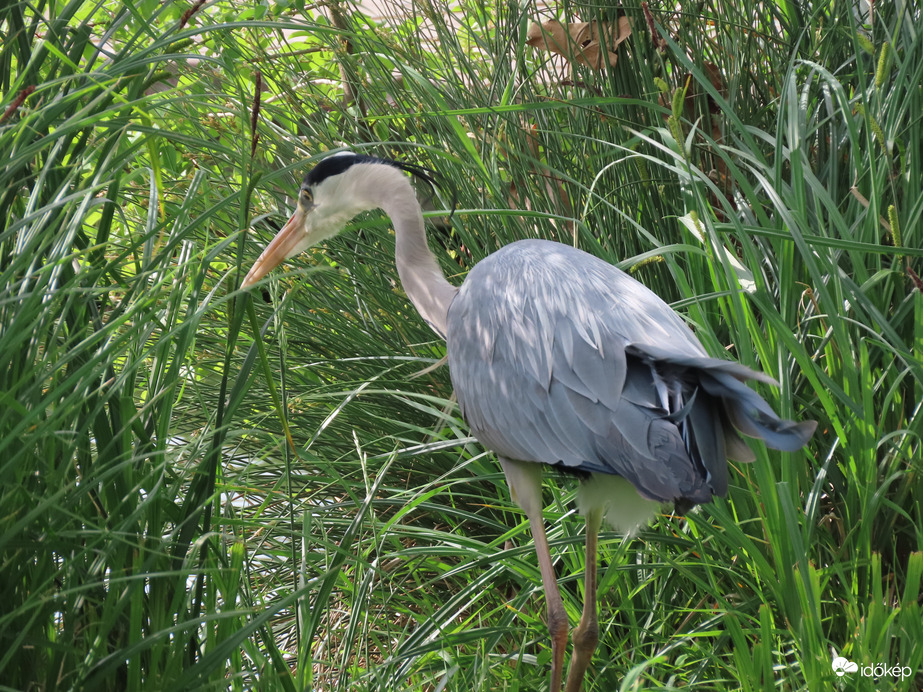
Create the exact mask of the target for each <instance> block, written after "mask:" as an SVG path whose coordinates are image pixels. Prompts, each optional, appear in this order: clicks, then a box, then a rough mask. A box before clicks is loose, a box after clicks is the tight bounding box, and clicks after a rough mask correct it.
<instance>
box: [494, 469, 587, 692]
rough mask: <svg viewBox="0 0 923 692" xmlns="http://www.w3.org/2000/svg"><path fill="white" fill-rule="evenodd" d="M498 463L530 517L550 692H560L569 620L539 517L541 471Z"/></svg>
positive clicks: (514, 496) (513, 493) (540, 507)
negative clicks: (547, 642)
mask: <svg viewBox="0 0 923 692" xmlns="http://www.w3.org/2000/svg"><path fill="white" fill-rule="evenodd" d="M500 465H501V466H502V467H503V472H504V474H505V475H506V480H507V482H508V483H509V485H510V492H511V493H512V495H513V500H515V501H516V503H517V504H518V505H519V506H520V507H522V510H523V512H525V515H526V517H527V518H528V519H529V528H530V529H531V530H532V539H533V541H534V542H535V554H536V555H537V556H538V567H539V570H541V573H542V587H543V589H544V591H545V606H546V608H547V610H548V634H549V635H551V685H550V686H549V688H548V689H549V691H550V692H560V690H561V681H562V679H563V677H564V652H565V650H566V649H567V631H568V629H569V626H570V625H569V623H568V621H567V613H566V612H565V610H564V602H563V601H562V600H561V591H560V590H559V589H558V580H557V578H556V577H555V573H554V565H553V564H552V563H551V549H550V548H549V547H548V536H547V534H546V533H545V520H544V519H543V518H542V471H541V466H540V465H539V464H534V463H530V462H522V461H511V460H509V459H502V458H501V459H500Z"/></svg>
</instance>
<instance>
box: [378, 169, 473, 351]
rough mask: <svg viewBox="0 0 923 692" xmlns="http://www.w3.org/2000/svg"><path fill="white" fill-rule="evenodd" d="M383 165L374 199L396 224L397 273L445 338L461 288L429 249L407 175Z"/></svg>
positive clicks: (414, 300) (429, 321)
mask: <svg viewBox="0 0 923 692" xmlns="http://www.w3.org/2000/svg"><path fill="white" fill-rule="evenodd" d="M382 168H384V169H385V170H383V171H382V173H383V175H382V178H383V180H382V181H381V182H382V185H381V186H379V187H378V188H377V194H376V195H375V196H376V198H377V199H376V200H375V201H376V203H377V205H378V206H379V207H380V208H381V209H382V210H383V211H384V212H385V213H386V214H387V215H388V216H389V217H390V218H391V223H392V224H394V235H395V252H394V262H395V264H396V265H397V273H398V276H400V279H401V284H402V285H403V287H404V292H405V293H407V297H408V298H410V302H412V303H413V305H414V307H415V308H416V309H417V312H419V313H420V316H421V317H423V319H424V320H426V322H427V323H428V324H429V326H430V327H432V328H433V330H434V331H436V332H437V333H438V334H439V335H440V336H441V337H443V338H445V335H446V316H447V314H448V311H449V305H450V304H451V302H452V299H453V298H454V297H455V294H456V293H458V288H457V287H456V286H453V285H452V284H450V283H449V282H448V281H447V280H446V278H445V276H444V275H443V273H442V270H441V269H440V268H439V263H438V262H437V261H436V258H435V257H434V256H433V253H432V252H430V249H429V246H428V245H427V243H426V233H425V231H424V229H423V212H422V210H421V209H420V204H419V202H417V197H416V195H415V194H414V191H413V187H411V185H410V182H409V180H408V178H407V176H406V175H404V173H402V172H401V171H399V170H398V169H395V168H392V167H390V166H388V167H382ZM385 171H387V172H385Z"/></svg>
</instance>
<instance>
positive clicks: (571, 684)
mask: <svg viewBox="0 0 923 692" xmlns="http://www.w3.org/2000/svg"><path fill="white" fill-rule="evenodd" d="M601 524H602V511H601V510H600V509H599V508H593V509H591V510H589V511H588V512H587V514H586V572H585V577H584V579H585V581H584V594H583V615H581V617H580V624H578V625H577V627H576V628H575V629H574V632H573V635H572V636H573V640H574V653H573V655H572V656H571V659H570V669H569V670H568V671H567V685H566V686H565V688H564V690H565V692H580V688H581V687H582V685H583V677H584V675H585V674H586V669H587V668H588V667H589V666H590V661H591V660H592V659H593V652H594V651H595V650H596V644H597V642H598V641H599V621H598V619H597V614H596V543H597V537H598V536H599V527H600V525H601Z"/></svg>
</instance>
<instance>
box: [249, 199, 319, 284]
mask: <svg viewBox="0 0 923 692" xmlns="http://www.w3.org/2000/svg"><path fill="white" fill-rule="evenodd" d="M304 217H305V212H304V211H302V209H301V208H300V207H299V208H298V210H297V211H296V212H295V213H294V214H292V218H290V219H289V220H288V223H286V224H285V226H283V227H282V230H281V231H279V232H278V233H277V234H276V237H275V238H273V239H272V242H270V243H269V245H267V246H266V249H265V250H263V253H262V254H261V255H260V256H259V258H258V259H257V260H256V262H254V263H253V266H252V267H250V271H249V272H247V276H245V277H244V280H243V283H242V284H241V285H240V287H241V288H250V287H251V286H253V284H255V283H256V282H257V281H259V280H260V279H262V278H263V277H264V276H266V275H267V274H268V273H269V272H271V271H272V270H273V269H275V268H276V267H278V266H279V265H280V264H282V262H284V261H285V260H287V259H288V258H289V257H293V256H295V255H297V254H298V253H299V252H301V251H302V250H303V249H304V248H305V247H306V246H307V242H306V241H307V233H305V229H304Z"/></svg>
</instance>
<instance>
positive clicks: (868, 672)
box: [833, 656, 913, 680]
mask: <svg viewBox="0 0 923 692" xmlns="http://www.w3.org/2000/svg"><path fill="white" fill-rule="evenodd" d="M833 672H834V673H836V675H837V677H840V678H841V677H843V676H844V675H848V674H852V673H859V675H861V676H862V677H864V678H876V679H881V678H898V679H900V680H903V679H904V678H909V677H910V675H911V673H913V671H912V670H911V668H910V666H889V665H888V664H886V663H873V664H871V665H868V666H860V665H859V664H858V663H854V662H853V661H850V660H849V659H848V658H844V657H843V656H836V657H834V659H833Z"/></svg>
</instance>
